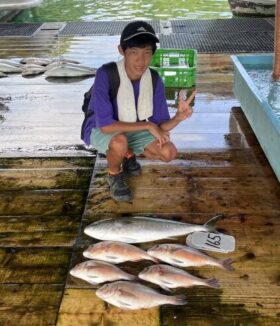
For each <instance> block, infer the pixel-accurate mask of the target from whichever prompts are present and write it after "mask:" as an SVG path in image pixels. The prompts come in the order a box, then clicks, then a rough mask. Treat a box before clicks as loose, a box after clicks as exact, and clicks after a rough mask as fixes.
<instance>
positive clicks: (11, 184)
mask: <svg viewBox="0 0 280 326" xmlns="http://www.w3.org/2000/svg"><path fill="white" fill-rule="evenodd" d="M91 174H92V169H91V168H78V169H35V168H34V169H8V170H6V169H5V170H4V169H0V191H3V190H22V189H24V190H28V189H36V190H40V189H77V188H78V189H87V188H88V184H89V182H90V179H91Z"/></svg>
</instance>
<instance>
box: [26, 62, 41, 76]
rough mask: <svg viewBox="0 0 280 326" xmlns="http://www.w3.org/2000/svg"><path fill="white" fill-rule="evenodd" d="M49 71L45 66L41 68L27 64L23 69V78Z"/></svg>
mask: <svg viewBox="0 0 280 326" xmlns="http://www.w3.org/2000/svg"><path fill="white" fill-rule="evenodd" d="M46 70H47V68H46V67H45V66H39V65H36V64H26V65H24V66H23V67H22V73H21V75H22V76H33V75H39V74H42V73H44V72H45V71H46Z"/></svg>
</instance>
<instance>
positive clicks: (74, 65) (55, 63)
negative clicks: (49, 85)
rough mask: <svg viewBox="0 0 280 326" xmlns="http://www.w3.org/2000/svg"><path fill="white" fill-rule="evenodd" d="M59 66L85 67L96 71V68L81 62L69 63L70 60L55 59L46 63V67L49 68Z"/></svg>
mask: <svg viewBox="0 0 280 326" xmlns="http://www.w3.org/2000/svg"><path fill="white" fill-rule="evenodd" d="M59 66H67V67H74V68H80V69H87V70H92V71H94V72H96V68H93V67H89V66H85V65H81V64H75V63H70V62H64V61H55V62H52V63H50V64H49V65H47V69H48V70H50V69H52V68H54V67H59Z"/></svg>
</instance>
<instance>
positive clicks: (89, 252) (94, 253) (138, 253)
mask: <svg viewBox="0 0 280 326" xmlns="http://www.w3.org/2000/svg"><path fill="white" fill-rule="evenodd" d="M83 255H84V257H86V258H89V259H97V260H102V261H106V262H109V263H112V264H120V263H123V262H126V261H134V262H135V261H140V260H144V259H146V260H151V261H153V262H158V261H157V259H155V258H154V257H151V256H149V255H148V254H147V252H146V251H145V250H142V249H140V248H138V247H136V246H133V245H131V244H128V243H124V242H118V241H102V242H99V243H96V244H94V245H91V246H89V247H88V248H87V249H86V250H85V251H84V252H83Z"/></svg>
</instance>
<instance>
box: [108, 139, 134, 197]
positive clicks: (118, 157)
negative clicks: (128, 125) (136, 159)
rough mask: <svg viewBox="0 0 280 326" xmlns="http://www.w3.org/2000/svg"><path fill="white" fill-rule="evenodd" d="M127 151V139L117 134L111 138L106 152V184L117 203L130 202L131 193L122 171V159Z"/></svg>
mask: <svg viewBox="0 0 280 326" xmlns="http://www.w3.org/2000/svg"><path fill="white" fill-rule="evenodd" d="M127 151H128V144H127V138H126V136H125V135H124V134H117V135H115V136H113V137H112V139H111V141H110V143H109V149H108V151H107V162H108V169H109V174H108V183H109V186H110V192H111V196H112V198H113V199H115V200H117V201H130V200H132V193H131V191H130V189H129V188H128V185H127V184H126V182H125V180H124V173H123V171H122V166H121V165H122V162H123V158H124V157H125V156H126V154H127Z"/></svg>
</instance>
